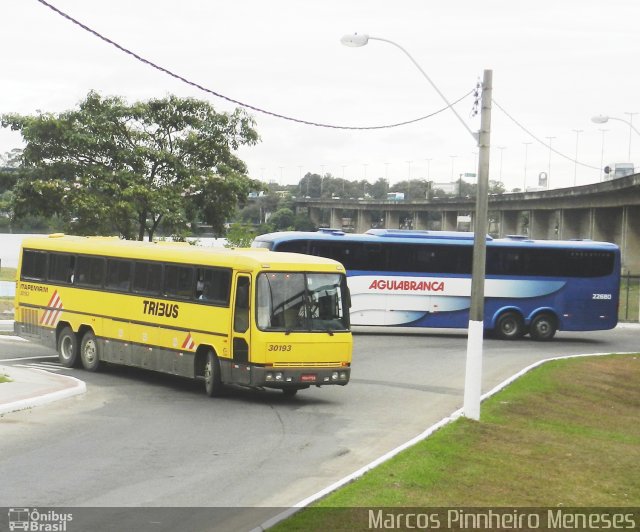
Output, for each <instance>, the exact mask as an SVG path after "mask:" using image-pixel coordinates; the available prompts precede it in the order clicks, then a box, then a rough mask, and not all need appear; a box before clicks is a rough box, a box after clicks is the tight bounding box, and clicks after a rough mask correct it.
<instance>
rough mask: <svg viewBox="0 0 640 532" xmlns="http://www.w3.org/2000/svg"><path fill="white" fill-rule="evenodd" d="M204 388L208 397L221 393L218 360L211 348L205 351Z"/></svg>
mask: <svg viewBox="0 0 640 532" xmlns="http://www.w3.org/2000/svg"><path fill="white" fill-rule="evenodd" d="M204 388H205V391H206V392H207V395H208V396H209V397H217V396H219V395H222V389H223V385H222V377H221V375H220V361H219V360H218V357H217V356H216V354H215V353H214V352H213V351H212V350H211V349H209V350H207V352H206V362H205V366H204Z"/></svg>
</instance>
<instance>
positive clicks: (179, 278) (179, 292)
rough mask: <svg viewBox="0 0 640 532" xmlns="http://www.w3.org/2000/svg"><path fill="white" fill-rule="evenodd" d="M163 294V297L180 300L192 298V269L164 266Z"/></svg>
mask: <svg viewBox="0 0 640 532" xmlns="http://www.w3.org/2000/svg"><path fill="white" fill-rule="evenodd" d="M163 293H164V295H165V296H168V297H176V298H180V299H188V298H191V297H193V268H191V267H189V266H174V265H166V266H165V267H164V289H163Z"/></svg>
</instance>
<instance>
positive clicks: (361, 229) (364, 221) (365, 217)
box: [356, 210, 371, 233]
mask: <svg viewBox="0 0 640 532" xmlns="http://www.w3.org/2000/svg"><path fill="white" fill-rule="evenodd" d="M369 229H371V215H370V214H369V213H368V212H367V211H365V210H360V211H357V214H356V233H366V232H367V231H368V230H369Z"/></svg>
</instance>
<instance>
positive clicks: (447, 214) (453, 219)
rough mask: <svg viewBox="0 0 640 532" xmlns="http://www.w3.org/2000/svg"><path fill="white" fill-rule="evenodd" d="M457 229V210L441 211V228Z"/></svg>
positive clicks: (444, 229) (446, 229) (447, 229)
mask: <svg viewBox="0 0 640 532" xmlns="http://www.w3.org/2000/svg"><path fill="white" fill-rule="evenodd" d="M457 229H458V211H442V230H443V231H456V230H457Z"/></svg>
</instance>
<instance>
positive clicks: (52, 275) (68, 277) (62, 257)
mask: <svg viewBox="0 0 640 532" xmlns="http://www.w3.org/2000/svg"><path fill="white" fill-rule="evenodd" d="M75 260H76V258H75V257H74V256H73V255H68V254H66V253H50V254H49V281H53V282H58V283H72V282H73V277H74V267H75Z"/></svg>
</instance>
